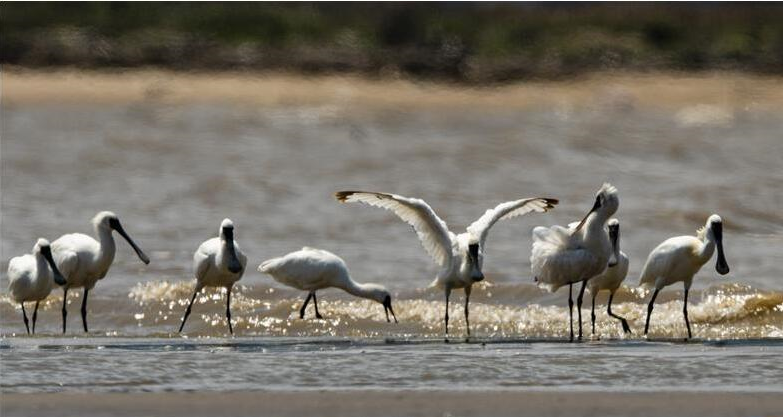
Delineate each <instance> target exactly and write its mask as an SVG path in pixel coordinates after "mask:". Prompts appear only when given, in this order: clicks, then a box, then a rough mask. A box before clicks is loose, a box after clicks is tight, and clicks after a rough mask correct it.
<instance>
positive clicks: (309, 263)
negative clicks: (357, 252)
mask: <svg viewBox="0 0 783 417" xmlns="http://www.w3.org/2000/svg"><path fill="white" fill-rule="evenodd" d="M258 270H259V271H261V272H263V273H266V274H269V275H271V276H272V278H274V280H275V281H277V282H279V283H281V284H283V285H287V286H289V287H293V288H296V289H297V290H301V291H307V298H305V301H304V304H302V308H301V309H300V310H299V318H301V319H303V318H304V314H305V308H307V303H309V302H310V299H311V298H312V299H313V304H314V305H315V317H316V318H319V319H322V318H323V317H322V316H321V314H320V313H319V312H318V299H317V298H316V297H315V292H316V291H318V290H321V289H324V288H330V287H335V288H340V289H341V290H343V291H345V292H347V293H348V294H351V295H355V296H357V297H362V298H366V299H368V300H373V301H377V302H379V303H381V304H382V305H383V309H384V311H385V312H386V321H387V322H391V320H389V313H391V314H392V317H394V322H395V323H397V316H396V315H395V314H394V310H393V309H392V303H391V294H389V291H387V290H386V288H384V287H383V286H382V285H378V284H372V283H366V284H361V283H358V282H356V281H354V280H353V279H352V278H351V275H350V274H349V273H348V267H347V266H346V265H345V261H343V260H342V259H341V258H340V257H339V256H337V255H335V254H333V253H331V252H329V251H325V250H323V249H315V248H308V247H307V246H305V247H303V248H302V249H301V250H298V251H296V252H291V253H289V254H287V255H285V256H281V257H278V258H272V259H269V260H266V261H264V262H263V263H262V264H261V265H259V267H258Z"/></svg>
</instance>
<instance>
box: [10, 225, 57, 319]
mask: <svg viewBox="0 0 783 417" xmlns="http://www.w3.org/2000/svg"><path fill="white" fill-rule="evenodd" d="M50 268H51V269H50ZM53 282H56V283H57V285H65V279H64V278H63V276H62V275H61V274H60V271H59V270H58V269H57V265H56V264H55V263H54V259H53V258H52V249H51V247H50V246H49V241H48V240H46V239H43V238H39V239H38V241H37V242H36V243H35V246H33V252H32V253H30V254H27V255H22V256H17V257H15V258H12V259H11V260H10V261H9V262H8V292H9V293H10V294H9V295H10V296H11V299H12V300H14V301H16V302H17V303H19V305H21V306H22V318H23V319H24V327H25V328H26V329H27V334H30V325H29V324H28V321H27V312H25V311H24V303H25V302H31V301H35V309H34V310H33V334H35V322H36V320H37V319H38V303H40V302H41V300H43V299H45V298H46V297H48V296H49V293H50V292H52V283H53Z"/></svg>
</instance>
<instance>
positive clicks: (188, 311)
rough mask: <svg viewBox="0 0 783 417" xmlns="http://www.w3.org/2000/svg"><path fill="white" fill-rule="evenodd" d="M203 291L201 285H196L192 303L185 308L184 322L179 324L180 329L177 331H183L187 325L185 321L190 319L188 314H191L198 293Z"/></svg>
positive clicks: (191, 299)
mask: <svg viewBox="0 0 783 417" xmlns="http://www.w3.org/2000/svg"><path fill="white" fill-rule="evenodd" d="M199 291H201V288H200V287H198V286H197V287H196V290H195V291H193V296H192V297H190V303H188V308H187V309H185V316H183V317H182V323H180V325H179V330H178V331H177V333H182V328H183V327H185V322H186V321H188V316H189V315H190V309H191V308H192V307H193V301H195V300H196V295H198V292H199Z"/></svg>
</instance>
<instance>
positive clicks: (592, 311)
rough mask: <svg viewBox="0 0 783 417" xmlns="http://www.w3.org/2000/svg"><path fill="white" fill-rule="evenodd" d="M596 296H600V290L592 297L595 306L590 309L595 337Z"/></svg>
mask: <svg viewBox="0 0 783 417" xmlns="http://www.w3.org/2000/svg"><path fill="white" fill-rule="evenodd" d="M591 291H592V290H591ZM596 294H598V290H596V291H595V294H592V296H593V306H592V308H591V309H590V323H591V324H592V326H593V336H595V296H596Z"/></svg>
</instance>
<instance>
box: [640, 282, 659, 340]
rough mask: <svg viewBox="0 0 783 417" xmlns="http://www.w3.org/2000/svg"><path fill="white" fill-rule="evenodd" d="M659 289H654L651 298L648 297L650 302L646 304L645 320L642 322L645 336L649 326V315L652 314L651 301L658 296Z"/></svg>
mask: <svg viewBox="0 0 783 417" xmlns="http://www.w3.org/2000/svg"><path fill="white" fill-rule="evenodd" d="M658 291H660V290H659V289H657V288H656V289H655V292H653V295H652V298H650V304H648V305H647V321H646V322H645V323H644V335H645V336H647V330H648V329H649V328H650V316H651V315H652V311H653V303H654V302H655V297H657V296H658Z"/></svg>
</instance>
